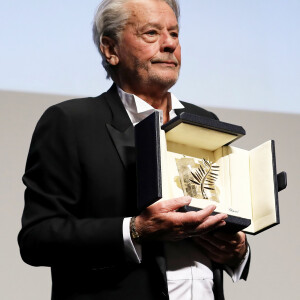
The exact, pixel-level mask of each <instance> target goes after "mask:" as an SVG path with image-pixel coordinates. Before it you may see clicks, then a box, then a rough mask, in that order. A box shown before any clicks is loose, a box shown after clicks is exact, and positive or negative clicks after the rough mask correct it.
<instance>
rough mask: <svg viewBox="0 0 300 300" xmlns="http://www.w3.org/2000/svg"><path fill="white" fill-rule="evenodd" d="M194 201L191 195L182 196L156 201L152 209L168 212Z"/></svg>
mask: <svg viewBox="0 0 300 300" xmlns="http://www.w3.org/2000/svg"><path fill="white" fill-rule="evenodd" d="M191 201H192V198H191V197H187V196H185V197H180V198H173V199H168V200H163V201H159V202H156V203H155V204H153V205H152V209H154V210H155V211H157V212H161V213H166V212H170V211H174V210H177V209H178V208H181V207H183V206H185V205H189V204H190V203H191Z"/></svg>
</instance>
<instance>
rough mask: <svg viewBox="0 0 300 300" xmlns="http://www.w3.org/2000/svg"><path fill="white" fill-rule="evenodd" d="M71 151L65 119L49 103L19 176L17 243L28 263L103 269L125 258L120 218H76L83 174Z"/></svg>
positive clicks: (70, 135) (68, 123)
mask: <svg viewBox="0 0 300 300" xmlns="http://www.w3.org/2000/svg"><path fill="white" fill-rule="evenodd" d="M77 151H78V150H77V141H76V135H75V133H74V128H73V124H72V119H71V117H70V116H69V115H68V114H67V113H66V112H65V111H64V110H63V108H61V107H59V106H53V107H50V108H49V109H48V110H47V111H46V112H45V113H44V115H43V116H42V117H41V119H40V121H39V122H38V124H37V126H36V129H35V131H34V134H33V138H32V142H31V146H30V150H29V155H28V160H27V164H26V171H25V174H24V176H23V182H24V184H25V186H26V191H25V207H24V212H23V216H22V229H21V231H20V233H19V236H18V242H19V246H20V252H21V256H22V258H23V260H24V261H25V262H26V263H28V264H30V265H34V266H62V265H73V266H74V265H77V266H83V267H96V268H97V267H100V268H101V267H104V268H105V267H111V266H114V265H117V264H121V263H123V262H125V255H124V246H123V236H122V222H123V218H122V217H117V218H84V217H80V209H81V208H80V205H81V203H82V202H81V200H82V199H81V197H82V196H81V195H82V188H83V187H82V184H81V179H82V176H83V175H82V174H81V169H80V160H79V157H78V152H77ZM99 197H101V195H99ZM83 200H84V199H83Z"/></svg>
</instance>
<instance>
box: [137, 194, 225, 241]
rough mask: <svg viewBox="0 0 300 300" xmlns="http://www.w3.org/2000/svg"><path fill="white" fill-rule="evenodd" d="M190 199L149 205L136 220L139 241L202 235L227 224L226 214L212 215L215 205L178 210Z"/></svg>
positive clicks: (183, 198)
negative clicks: (195, 209) (188, 210)
mask: <svg viewBox="0 0 300 300" xmlns="http://www.w3.org/2000/svg"><path fill="white" fill-rule="evenodd" d="M190 202H191V197H180V198H174V199H170V200H164V201H159V202H156V203H154V204H152V205H150V206H149V207H147V208H146V209H145V210H144V211H143V212H142V213H141V214H140V215H138V216H137V217H136V219H135V227H136V231H137V233H138V234H139V236H140V241H154V240H156V241H158V240H159V241H179V240H182V239H185V238H188V237H195V236H200V235H201V234H204V233H207V232H209V231H211V230H213V229H216V228H219V227H222V226H224V225H225V224H226V222H225V221H224V220H225V219H226V218H227V215H226V214H216V215H214V216H211V213H212V212H213V211H214V210H215V209H216V207H215V206H214V205H210V206H207V207H206V208H204V209H202V210H199V211H190V212H178V211H176V210H177V209H179V208H181V207H183V206H184V205H189V204H190Z"/></svg>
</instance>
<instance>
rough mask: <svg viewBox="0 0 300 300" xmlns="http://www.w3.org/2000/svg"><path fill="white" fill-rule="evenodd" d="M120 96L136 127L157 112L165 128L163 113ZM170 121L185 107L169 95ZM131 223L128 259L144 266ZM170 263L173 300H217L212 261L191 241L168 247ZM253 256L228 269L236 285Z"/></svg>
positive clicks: (136, 99)
mask: <svg viewBox="0 0 300 300" xmlns="http://www.w3.org/2000/svg"><path fill="white" fill-rule="evenodd" d="M118 93H119V96H120V98H121V100H122V102H123V104H124V107H125V109H126V111H127V113H128V116H129V118H130V120H131V122H132V123H133V125H136V124H138V123H139V122H140V121H142V120H143V119H145V118H146V117H147V116H149V115H150V114H151V113H153V112H154V111H158V112H159V116H160V123H161V124H163V111H162V110H158V109H155V108H153V107H152V106H151V105H149V104H148V103H147V102H146V101H144V100H142V99H141V98H139V97H137V96H135V95H133V94H128V93H126V92H124V91H123V90H122V89H120V88H119V87H118ZM168 101H169V104H168V107H170V111H169V118H170V120H171V119H172V118H174V117H175V116H176V114H175V111H174V110H175V109H182V108H184V106H183V105H182V104H181V103H180V102H179V100H178V99H177V98H176V97H175V96H174V95H173V94H172V93H170V94H169V99H168ZM130 219H131V218H124V221H123V240H124V246H125V251H126V254H127V259H128V260H129V261H132V262H136V263H140V262H141V260H142V253H141V245H139V244H136V243H134V242H133V241H132V240H131V237H130ZM164 250H165V257H166V263H167V282H168V291H169V298H170V300H179V299H180V300H192V299H205V300H213V299H214V295H213V290H212V288H213V272H212V264H211V261H210V260H209V259H208V258H207V257H206V256H205V255H204V254H203V253H201V251H199V249H198V247H197V246H196V245H195V244H194V243H193V242H192V241H190V240H183V241H180V242H173V243H171V242H168V243H167V242H165V243H164ZM248 256H249V249H248V251H247V254H246V257H245V260H244V261H243V263H242V264H241V265H240V266H239V267H238V268H237V269H236V270H234V271H233V270H231V269H230V268H229V267H228V268H226V269H227V272H228V273H229V274H230V275H231V278H232V280H233V281H234V282H236V281H238V280H239V279H240V277H241V274H242V272H243V270H244V267H245V265H246V262H247V260H248Z"/></svg>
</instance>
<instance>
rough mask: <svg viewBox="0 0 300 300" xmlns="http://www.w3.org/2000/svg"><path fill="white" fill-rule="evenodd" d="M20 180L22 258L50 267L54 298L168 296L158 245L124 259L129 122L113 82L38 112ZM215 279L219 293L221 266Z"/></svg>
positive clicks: (129, 198)
mask: <svg viewBox="0 0 300 300" xmlns="http://www.w3.org/2000/svg"><path fill="white" fill-rule="evenodd" d="M183 105H184V106H185V110H184V111H187V112H191V113H194V114H199V115H203V116H206V117H209V118H216V116H215V115H214V114H213V113H211V112H208V111H206V110H204V109H201V108H199V107H196V106H194V105H192V104H188V103H184V102H183ZM181 111H183V110H181ZM181 111H177V113H179V112H181ZM23 181H24V184H25V185H26V187H27V188H26V191H25V208H24V213H23V217H22V230H21V232H20V234H19V237H18V240H19V245H20V251H21V256H22V258H23V260H24V261H25V262H26V263H28V264H30V265H33V266H50V267H51V272H52V282H53V288H52V299H54V300H57V299H63V300H68V299H70V300H71V299H72V300H73V299H74V300H75V299H76V300H83V299H84V300H96V299H97V300H98V299H105V300H111V299H118V300H119V299H130V300H134V299H137V300H141V299H143V300H148V299H149V300H154V299H155V300H157V299H168V291H167V284H166V273H165V268H166V267H165V259H164V256H163V249H162V246H161V244H160V243H157V244H155V243H151V244H147V245H143V247H142V248H143V262H142V263H141V264H139V265H137V264H130V263H128V262H127V260H126V256H125V252H124V245H123V235H122V223H123V218H124V217H126V216H133V215H136V214H137V211H136V174H135V149H134V128H133V125H132V124H131V121H130V119H129V117H128V115H127V112H126V110H125V108H124V106H123V104H122V102H121V100H120V98H119V95H118V93H117V89H116V86H115V85H113V86H112V88H111V89H110V90H109V91H108V92H106V93H104V94H102V95H101V96H99V97H96V98H85V99H75V100H70V101H66V102H63V103H60V104H57V105H54V106H52V107H50V108H49V109H48V110H47V111H46V112H45V113H44V114H43V116H42V117H41V119H40V120H39V122H38V124H37V126H36V129H35V132H34V134H33V137H32V142H31V146H30V150H29V155H28V160H27V165H26V172H25V175H24V177H23ZM245 274H246V273H245ZM214 278H215V295H216V299H222V298H223V288H222V272H221V271H220V269H218V268H215V277H214Z"/></svg>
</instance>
